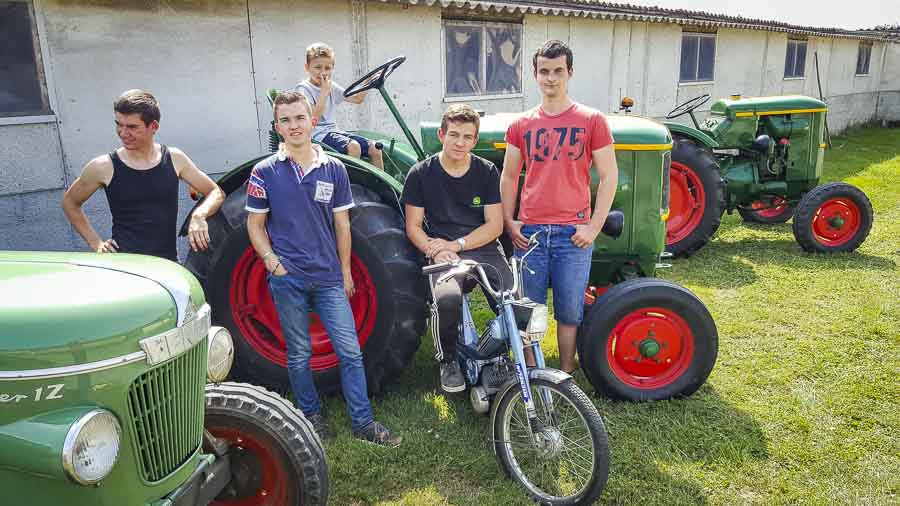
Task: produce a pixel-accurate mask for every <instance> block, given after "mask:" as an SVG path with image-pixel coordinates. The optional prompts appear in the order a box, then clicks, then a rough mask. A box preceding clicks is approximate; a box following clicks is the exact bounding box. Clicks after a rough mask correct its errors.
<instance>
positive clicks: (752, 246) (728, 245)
mask: <svg viewBox="0 0 900 506" xmlns="http://www.w3.org/2000/svg"><path fill="white" fill-rule="evenodd" d="M714 247H715V248H716V250H717V251H715V253H716V254H717V255H722V256H728V257H738V258H742V259H745V260H747V261H748V262H751V263H752V264H754V265H790V266H791V267H792V268H796V269H803V270H806V269H822V268H824V267H826V266H829V267H836V268H853V269H863V270H873V271H887V270H893V269H895V268H896V267H897V264H896V262H894V261H893V260H891V259H889V258H884V257H881V256H875V255H869V254H866V253H862V252H860V251H859V250H856V251H851V252H849V253H830V254H822V253H807V252H805V251H803V250H802V249H801V248H800V246H799V245H798V244H797V243H796V241H793V240H791V239H768V240H767V239H762V240H761V239H756V238H754V239H741V240H738V241H731V242H725V241H718V242H717V243H715V246H714Z"/></svg>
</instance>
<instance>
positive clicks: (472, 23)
mask: <svg viewBox="0 0 900 506" xmlns="http://www.w3.org/2000/svg"><path fill="white" fill-rule="evenodd" d="M448 24H449V25H450V26H467V27H477V28H480V29H481V49H480V51H481V66H480V67H481V68H480V72H481V73H482V75H483V76H484V79H485V81H486V80H487V44H488V36H487V28H491V27H494V28H498V27H509V26H515V27H518V29H519V40H520V42H519V44H520V47H519V65H520V66H521V68H522V72H521V75H520V76H519V92H517V93H493V94H488V93H485V94H483V95H453V96H450V97H448V96H447V26H448ZM524 42H525V25H524V23H521V22H518V23H517V22H514V21H511V20H510V21H508V20H502V21H496V20H490V21H489V20H481V19H457V18H441V101H442V102H443V103H453V102H473V101H478V100H497V99H505V98H524V97H525V55H524V51H523V50H522V48H523V47H524ZM486 87H487V83H485V88H486Z"/></svg>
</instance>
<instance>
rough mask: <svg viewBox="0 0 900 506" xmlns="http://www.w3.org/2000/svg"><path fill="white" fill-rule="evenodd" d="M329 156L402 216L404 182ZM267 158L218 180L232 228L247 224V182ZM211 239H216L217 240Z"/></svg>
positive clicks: (361, 164) (360, 163)
mask: <svg viewBox="0 0 900 506" xmlns="http://www.w3.org/2000/svg"><path fill="white" fill-rule="evenodd" d="M329 155H331V156H333V157H335V158H337V159H339V160H341V161H342V162H344V166H345V167H347V174H348V176H349V177H350V183H352V184H359V185H362V186H365V187H366V188H368V189H370V190H372V191H374V192H376V193H378V194H379V195H381V196H382V197H383V198H384V201H385V202H388V203H390V205H391V206H392V207H395V208H397V209H398V210H399V211H400V212H401V213H402V212H403V208H402V206H401V205H400V194H401V193H402V192H403V183H402V182H400V181H398V180H397V179H395V178H394V177H392V176H391V175H390V174H388V173H387V172H384V171H382V170H380V169H379V168H377V167H375V166H374V165H372V164H370V163H367V162H365V161H363V160H360V159H358V158H353V157H351V156H347V155H342V154H339V153H329ZM268 156H270V155H263V156H259V157H256V158H253V159H252V160H249V161H247V162H244V163H243V164H241V165H238V166H237V167H235V168H233V169H231V170H230V171H228V172H227V173H226V174H225V175H223V176H222V177H220V178H219V180H218V181H216V184H218V185H219V188H221V189H222V191H224V192H225V195H226V198H225V203H224V204H222V207H221V209H220V210H219V214H222V215H223V217H224V218H225V220H226V221H227V222H228V224H230V225H231V227H232V228H235V227H237V226H238V225H239V224H241V223H243V222H244V221H246V219H247V211H246V210H244V199H245V195H246V193H245V192H246V188H245V183H246V182H247V180H248V179H249V178H250V172H251V171H252V170H253V167H254V166H255V165H256V164H257V163H258V162H259V161H260V160H263V159H265V158H267V157H268ZM201 202H203V200H202V199H199V200H198V201H197V203H196V204H194V207H193V208H192V209H191V212H190V213H188V215H187V216H186V217H185V219H184V222H182V224H181V228H180V229H179V232H178V235H179V236H184V235H187V230H188V224H189V223H190V218H191V214H193V212H194V209H196V208H197V207H198V206H199V205H200V203H201ZM211 219H212V218H211ZM212 239H213V240H215V239H214V238H212Z"/></svg>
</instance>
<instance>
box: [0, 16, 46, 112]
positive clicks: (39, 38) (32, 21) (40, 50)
mask: <svg viewBox="0 0 900 506" xmlns="http://www.w3.org/2000/svg"><path fill="white" fill-rule="evenodd" d="M4 1H5V2H7V3H21V4H25V5H26V8H27V9H28V22H29V25H30V30H31V40H32V49H33V51H34V65H35V72H36V74H37V76H36V77H37V84H38V88H39V90H38V91H39V93H40V97H41V109H40V110H39V111H27V112H18V113H16V112H11V113H10V112H0V125H3V126H5V125H28V124H37V123H55V122H56V113H55V109H56V103H55V102H56V101H55V100H54V97H53V94H51V93H50V90H51V89H52V87H53V82H52V78H51V76H50V72H49V69H48V68H47V67H46V66H45V65H44V62H45V61H49V60H48V57H49V55H48V53H47V49H46V48H47V41H46V36H45V33H46V30H45V27H44V19H43V17H42V16H40V15H39V13H38V11H37V9H36V8H35V0H4Z"/></svg>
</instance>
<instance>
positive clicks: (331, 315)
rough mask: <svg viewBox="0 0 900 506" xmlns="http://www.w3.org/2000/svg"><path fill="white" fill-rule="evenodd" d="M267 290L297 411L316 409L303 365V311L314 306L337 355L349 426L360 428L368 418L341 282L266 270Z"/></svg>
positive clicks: (307, 351) (306, 339) (308, 345)
mask: <svg viewBox="0 0 900 506" xmlns="http://www.w3.org/2000/svg"><path fill="white" fill-rule="evenodd" d="M269 291H270V292H271V294H272V299H273V300H274V301H275V308H276V309H277V311H278V319H279V320H280V322H281V330H282V332H283V333H284V341H285V343H287V359H288V360H287V361H288V378H289V379H290V381H291V388H292V389H293V391H294V397H295V398H296V399H297V404H298V405H299V406H300V410H301V411H303V414H304V415H306V416H311V415H314V414H318V413H319V412H320V411H321V404H320V403H319V395H318V392H316V385H315V383H313V374H312V369H311V368H310V366H309V360H310V358H311V357H312V342H311V340H310V335H309V312H310V311H315V312H316V313H317V314H318V315H319V318H320V319H321V320H322V324H323V325H325V330H326V331H327V332H328V338H329V339H330V340H331V344H332V346H333V347H334V352H335V353H336V354H337V356H338V359H339V360H340V368H341V388H342V390H343V392H344V399H346V400H347V408H348V409H349V411H350V423H351V425H352V428H353V430H354V431H356V430H359V429H362V428H363V427H365V426H366V425H368V424H369V423H370V422H372V420H373V417H372V405H371V404H370V403H369V397H368V393H367V387H366V370H365V367H364V365H363V355H362V351H360V349H359V341H358V340H357V337H356V327H355V325H354V322H353V310H352V309H350V302H349V301H348V300H347V295H346V294H345V293H344V287H343V286H341V285H337V286H333V285H332V286H321V285H316V284H313V283H310V282H309V281H305V280H303V279H301V278H299V277H297V276H293V275H291V274H290V273H288V274H285V275H284V276H273V275H271V274H270V275H269Z"/></svg>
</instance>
